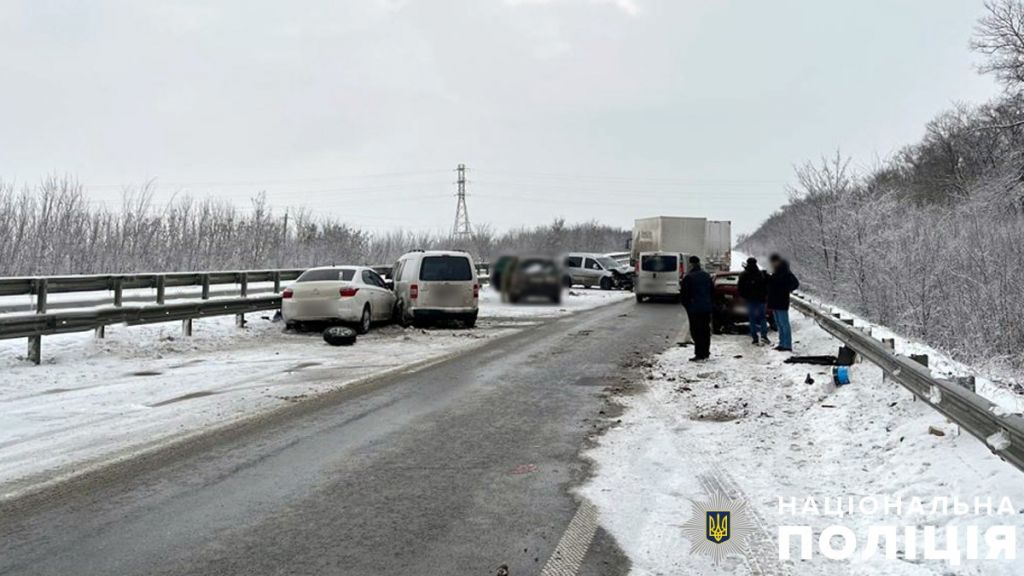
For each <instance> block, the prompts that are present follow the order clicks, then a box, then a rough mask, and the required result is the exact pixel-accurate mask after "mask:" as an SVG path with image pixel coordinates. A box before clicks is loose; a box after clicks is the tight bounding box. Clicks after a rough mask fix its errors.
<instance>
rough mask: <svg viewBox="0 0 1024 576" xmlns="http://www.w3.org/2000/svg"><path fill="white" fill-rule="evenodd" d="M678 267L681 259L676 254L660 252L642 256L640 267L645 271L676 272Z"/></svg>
mask: <svg viewBox="0 0 1024 576" xmlns="http://www.w3.org/2000/svg"><path fill="white" fill-rule="evenodd" d="M678 267H679V259H678V258H676V257H675V256H667V255H662V254H659V255H653V256H643V257H641V258H640V269H641V270H643V271H644V272H675V271H676V270H678V269H679V268H678Z"/></svg>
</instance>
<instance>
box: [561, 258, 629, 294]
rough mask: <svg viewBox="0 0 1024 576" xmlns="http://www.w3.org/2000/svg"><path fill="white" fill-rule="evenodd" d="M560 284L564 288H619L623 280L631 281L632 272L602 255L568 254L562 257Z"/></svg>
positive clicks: (627, 267)
mask: <svg viewBox="0 0 1024 576" xmlns="http://www.w3.org/2000/svg"><path fill="white" fill-rule="evenodd" d="M562 266H563V272H562V275H563V276H562V278H563V280H562V283H563V284H565V286H573V285H582V286H583V287H585V288H591V287H593V286H599V287H601V289H602V290H611V289H612V288H621V287H623V286H622V283H623V279H627V278H629V279H631V278H632V275H633V271H632V270H630V268H629V266H623V265H622V264H620V263H618V262H616V261H615V260H614V259H612V258H609V257H608V256H606V255H604V254H596V253H591V252H570V253H569V254H566V255H565V256H564V257H563V260H562Z"/></svg>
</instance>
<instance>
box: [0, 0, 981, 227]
mask: <svg viewBox="0 0 1024 576" xmlns="http://www.w3.org/2000/svg"><path fill="white" fill-rule="evenodd" d="M981 12H982V2H981V0H913V1H912V0H902V1H891V0H848V1H844V2H839V1H835V0H829V1H823V0H804V1H799V2H798V1H786V0H772V1H765V0H746V1H739V0H736V1H726V0H721V1H714V0H419V1H417V0H407V1H405V0H315V1H314V0H309V1H302V2H279V1H276V2H270V1H264V0H237V1H213V0H195V1H182V2H170V1H157V0H147V1H135V0H122V1H100V0H93V1H89V2H82V1H78V0H64V1H55V0H0V78H2V81H0V179H3V180H5V181H7V182H10V181H15V182H18V183H25V182H29V183H32V182H36V181H38V180H39V179H40V177H42V176H44V175H46V174H50V173H61V174H64V173H68V174H71V175H74V176H75V177H77V178H78V179H79V180H80V181H81V182H82V183H84V184H86V185H87V187H88V188H89V191H90V195H91V197H93V198H95V199H97V200H99V201H104V202H108V203H109V202H115V203H116V201H117V199H118V198H119V196H120V194H121V188H122V186H123V185H125V184H139V183H142V182H145V181H147V180H148V179H155V181H156V184H157V186H158V191H159V193H160V195H161V197H162V198H167V197H170V196H171V195H173V194H175V193H179V194H180V193H182V192H189V193H191V194H194V195H217V196H220V197H223V198H227V199H231V200H232V201H236V202H238V203H239V204H244V203H246V199H247V198H249V197H251V196H252V195H253V194H255V193H256V192H258V191H260V190H266V191H267V193H268V196H269V198H270V200H271V201H272V202H273V203H274V204H275V205H278V206H282V207H283V206H299V205H305V206H308V207H310V208H312V209H314V210H317V211H322V212H324V213H330V214H333V215H337V216H341V217H344V218H345V219H347V220H349V221H350V222H352V223H354V224H357V225H360V226H364V227H368V228H373V229H382V228H394V227H407V228H415V229H435V230H442V229H448V228H449V227H450V226H451V220H452V218H453V216H454V209H455V200H454V198H453V196H452V194H453V192H454V184H453V183H452V182H453V180H454V179H455V174H454V168H455V166H456V165H457V164H458V163H460V162H464V163H466V164H467V165H468V167H469V169H470V172H469V178H470V184H469V193H470V196H469V213H470V217H471V219H472V220H473V222H474V223H490V224H492V225H494V226H495V227H497V228H499V229H501V228H506V227H508V226H518V225H523V224H539V223H544V222H547V221H549V220H551V219H552V218H554V217H556V216H564V217H566V218H567V219H569V220H570V221H579V220H588V219H597V220H600V221H603V222H606V223H609V224H616V225H623V226H631V224H632V220H633V219H634V218H636V217H643V216H650V215H659V214H664V215H694V216H696V215H704V216H708V217H713V218H717V219H730V220H732V221H733V222H734V232H749V231H751V230H753V229H754V228H756V226H757V224H758V223H759V222H760V221H761V220H763V219H764V218H765V217H766V216H767V215H768V214H770V212H771V211H772V210H774V209H775V208H777V207H779V206H780V205H781V204H783V203H784V202H785V201H786V197H787V196H786V192H785V185H786V183H787V182H790V181H791V180H792V173H793V166H794V164H797V163H800V162H803V161H804V160H807V159H813V158H817V157H820V156H821V155H822V154H828V153H830V152H834V151H835V149H836V148H840V149H842V151H843V152H844V153H845V154H849V155H851V156H853V157H854V158H855V159H856V161H857V162H858V163H859V164H861V165H871V164H873V163H875V162H877V161H878V159H880V158H884V157H886V156H888V155H890V154H891V153H893V152H894V151H895V150H897V149H898V148H899V147H901V146H902V145H905V144H907V143H910V142H912V141H913V140H915V139H916V138H918V137H919V136H920V135H921V133H922V130H923V127H924V124H925V122H927V121H928V120H929V119H930V118H931V117H933V116H934V115H935V114H936V113H937V112H939V111H941V110H943V109H945V108H947V107H949V106H950V105H951V104H952V103H954V102H956V101H972V102H980V101H983V100H985V99H988V98H990V97H992V96H993V95H995V94H996V88H995V87H994V85H993V84H992V82H991V81H989V80H988V79H987V78H984V77H980V76H978V75H977V74H976V73H975V71H974V65H975V64H976V63H977V58H976V57H975V56H974V55H972V54H971V53H970V52H969V50H968V48H967V43H968V40H969V38H970V35H971V30H972V27H973V25H974V22H975V20H976V19H977V17H978V16H979V15H980V14H981Z"/></svg>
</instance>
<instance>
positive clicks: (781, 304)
mask: <svg viewBox="0 0 1024 576" xmlns="http://www.w3.org/2000/svg"><path fill="white" fill-rule="evenodd" d="M770 262H771V265H772V270H773V272H772V275H771V276H770V277H769V278H768V299H767V304H768V309H769V310H771V311H772V315H773V316H774V317H775V326H776V328H778V329H779V345H778V346H776V347H775V349H776V350H779V351H781V352H792V351H793V330H792V328H790V325H789V295H790V294H792V293H793V291H795V290H796V289H797V288H799V287H800V281H799V280H797V278H796V275H794V274H793V272H792V271H791V270H790V269H789V262H787V261H785V260H783V259H782V257H781V256H779V255H778V254H772V256H771V258H770Z"/></svg>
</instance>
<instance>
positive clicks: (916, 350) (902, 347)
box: [829, 306, 1024, 414]
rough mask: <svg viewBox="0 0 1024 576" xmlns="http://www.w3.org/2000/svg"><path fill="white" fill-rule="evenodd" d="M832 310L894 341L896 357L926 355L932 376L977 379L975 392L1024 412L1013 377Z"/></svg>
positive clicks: (1022, 392)
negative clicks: (899, 355)
mask: <svg viewBox="0 0 1024 576" xmlns="http://www.w3.org/2000/svg"><path fill="white" fill-rule="evenodd" d="M829 308H831V309H832V311H833V312H835V313H838V314H841V315H842V317H843V318H852V319H853V321H854V326H857V327H859V328H868V329H870V330H871V335H872V337H874V338H876V339H879V340H881V339H882V338H893V339H895V343H896V353H898V354H903V355H906V356H909V355H911V354H926V355H927V356H928V367H929V368H930V369H931V371H932V374H933V375H935V376H937V377H941V378H954V377H957V376H974V377H975V391H976V392H977V393H978V394H979V395H981V396H983V397H985V398H987V399H989V400H990V401H992V402H993V403H995V404H997V405H998V406H999V407H1000V408H1002V409H1003V410H1005V411H1006V412H1009V413H1017V414H1019V413H1022V412H1024V382H1020V381H1018V379H1017V378H1015V377H1014V376H1013V375H1010V374H1006V373H1002V372H998V373H997V372H991V371H987V372H986V371H984V370H979V369H978V368H976V367H974V366H968V365H967V364H964V363H962V362H958V361H956V360H953V359H952V358H950V357H949V355H947V354H945V353H944V352H942V351H940V350H937V349H935V348H933V347H931V346H929V345H928V344H925V343H924V342H920V341H918V340H914V339H911V338H906V337H905V336H902V335H900V334H897V333H896V332H894V331H892V330H890V329H889V328H887V327H885V326H880V325H878V324H875V323H873V322H870V321H868V320H865V319H863V318H861V317H860V316H858V315H856V314H854V313H853V312H850V311H849V310H846V309H844V308H841V307H839V306H829Z"/></svg>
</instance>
